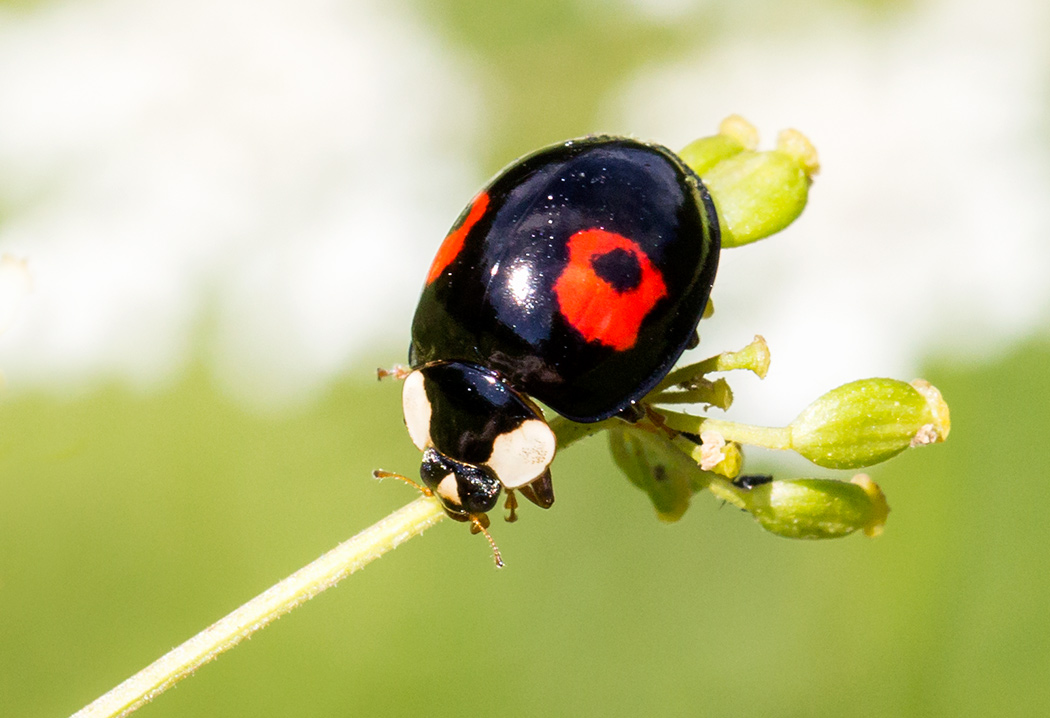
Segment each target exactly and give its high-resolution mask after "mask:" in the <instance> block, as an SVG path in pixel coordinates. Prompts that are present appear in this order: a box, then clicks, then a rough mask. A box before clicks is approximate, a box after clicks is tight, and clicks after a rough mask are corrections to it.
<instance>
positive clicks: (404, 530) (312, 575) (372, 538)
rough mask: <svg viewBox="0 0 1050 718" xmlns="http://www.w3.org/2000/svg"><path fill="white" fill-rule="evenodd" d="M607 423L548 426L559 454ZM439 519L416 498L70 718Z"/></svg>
mask: <svg viewBox="0 0 1050 718" xmlns="http://www.w3.org/2000/svg"><path fill="white" fill-rule="evenodd" d="M613 421H617V420H616V419H609V420H608V421H605V422H598V423H596V424H577V423H576V422H573V421H569V420H567V419H563V418H561V417H556V418H554V419H552V420H551V422H550V425H551V429H553V430H554V433H555V434H556V435H557V437H558V449H559V450H561V449H565V448H566V447H567V446H569V445H570V444H573V443H575V442H577V441H579V440H580V439H583V438H586V437H588V436H591V435H593V434H597V433H598V432H599V431H601V430H602V429H604V428H605V427H606V426H607V425H608V423H610V422H613ZM445 515H446V514H445V511H444V509H442V508H441V503H440V502H439V501H438V500H437V499H435V498H433V497H429V496H421V497H420V498H418V499H416V500H415V501H413V502H412V503H410V504H408V505H407V506H404V507H402V508H401V509H398V510H397V511H395V512H394V513H392V514H390V515H389V516H387V517H386V518H385V519H382V520H381V521H379V522H378V523H376V524H374V525H372V526H371V527H369V528H367V529H365V530H364V531H362V532H361V533H359V534H357V535H356V536H354V537H353V538H351V539H349V540H347V541H345V542H343V543H341V544H339V545H338V546H336V547H335V548H334V549H332V550H331V551H329V552H328V553H326V554H325V555H324V556H322V557H321V558H319V559H317V560H316V561H314V562H313V563H311V564H309V565H307V566H304V567H303V568H301V569H299V570H298V571H296V572H295V573H293V574H292V575H291V576H289V577H288V578H286V579H284V580H283V581H281V582H280V583H278V584H276V585H274V586H272V587H271V588H269V589H268V590H266V591H265V592H264V593H261V594H259V595H258V596H256V597H255V598H253V599H252V600H251V601H248V603H246V604H244V605H243V606H241V607H240V608H238V609H237V610H236V611H234V612H233V613H231V614H229V615H228V616H226V617H225V618H222V619H220V620H219V621H217V622H216V623H213V624H212V625H211V626H208V627H207V628H205V629H204V630H203V631H201V632H200V633H198V634H197V635H196V636H194V637H193V638H191V639H190V640H188V641H186V642H185V643H183V644H182V645H181V646H178V647H177V648H174V649H172V650H171V651H169V652H168V653H167V654H165V655H164V656H161V657H160V658H159V659H157V660H156V661H154V662H153V663H152V664H150V665H149V666H147V667H146V668H144V669H142V670H141V671H139V672H138V673H136V674H135V675H133V676H132V677H131V678H129V679H127V680H126V681H124V682H123V683H121V684H120V685H119V686H117V687H116V688H114V689H113V690H111V691H109V692H108V693H106V694H105V695H103V696H102V697H100V698H98V699H97V700H95V701H94V702H93V703H91V704H89V705H87V706H85V707H84V708H82V709H80V710H79V711H77V712H76V713H74V714H73V717H72V718H117V717H119V716H126V715H129V714H130V713H132V712H133V711H134V710H135V709H136V708H138V707H140V706H142V705H144V704H145V703H148V702H149V701H151V700H153V698H155V697H156V696H159V695H160V694H161V693H163V692H164V691H166V690H167V689H168V688H171V687H172V686H173V685H175V684H176V683H178V682H179V681H180V680H182V679H183V678H185V677H186V676H187V675H189V674H190V673H192V672H193V671H195V670H197V669H198V668H200V667H201V666H202V665H204V664H205V663H207V662H208V661H210V660H212V659H213V658H215V657H216V656H218V655H219V654H220V653H222V652H224V651H227V650H229V649H230V648H233V647H234V646H236V645H237V644H238V643H240V642H241V641H242V640H244V639H245V638H248V636H250V635H251V634H253V633H255V632H256V631H258V630H259V629H260V628H263V627H264V626H266V625H268V624H269V623H271V622H273V621H274V620H276V619H278V618H280V617H281V616H283V615H284V614H286V613H288V612H289V611H291V610H292V609H293V608H295V607H296V606H298V605H300V604H302V603H305V602H306V601H309V600H310V599H311V598H313V597H314V596H316V595H317V594H319V593H321V592H322V591H324V590H325V589H329V588H331V587H332V586H334V585H336V584H337V583H339V582H340V581H341V580H343V579H344V578H346V577H347V576H349V575H350V574H352V573H353V572H354V571H357V570H358V569H360V568H364V567H365V566H367V565H368V564H369V563H371V562H372V561H374V560H375V559H377V558H379V557H380V556H382V555H383V554H385V553H386V552H387V551H390V550H391V549H394V548H397V546H399V545H400V544H402V543H403V542H405V541H407V540H408V539H410V538H412V537H413V536H418V535H419V534H421V533H423V531H425V530H426V529H428V528H430V527H431V526H433V525H434V524H436V523H438V522H439V521H441V520H442V519H443V518H445Z"/></svg>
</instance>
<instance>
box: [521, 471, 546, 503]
mask: <svg viewBox="0 0 1050 718" xmlns="http://www.w3.org/2000/svg"><path fill="white" fill-rule="evenodd" d="M518 491H520V492H521V495H522V496H524V497H525V498H527V499H528V500H529V501H531V502H532V503H534V504H536V505H537V506H539V507H540V508H541V509H549V508H550V507H551V506H552V505H553V504H554V486H553V484H551V472H550V469H548V470H547V471H544V472H543V474H541V475H540V477H539V478H538V479H533V480H532V482H531V483H528V484H525V485H524V486H519V487H518Z"/></svg>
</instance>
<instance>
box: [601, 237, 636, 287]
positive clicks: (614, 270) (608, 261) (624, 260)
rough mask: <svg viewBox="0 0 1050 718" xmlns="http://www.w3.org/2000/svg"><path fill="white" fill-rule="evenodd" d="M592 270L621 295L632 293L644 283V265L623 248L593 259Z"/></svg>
mask: <svg viewBox="0 0 1050 718" xmlns="http://www.w3.org/2000/svg"><path fill="white" fill-rule="evenodd" d="M591 268H592V269H593V270H594V273H595V274H596V275H598V277H600V278H601V279H603V280H605V282H606V283H608V284H609V286H611V287H612V288H613V289H615V290H616V291H617V292H620V293H621V294H622V293H623V292H629V291H631V290H632V289H634V288H635V287H637V286H638V285H639V284H641V282H642V265H641V263H640V262H639V261H638V257H637V256H636V255H635V253H634V252H629V251H627V250H626V249H624V248H622V247H617V248H616V249H613V250H611V251H609V252H606V253H605V254H599V255H595V256H594V257H591Z"/></svg>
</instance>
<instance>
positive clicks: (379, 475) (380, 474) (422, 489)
mask: <svg viewBox="0 0 1050 718" xmlns="http://www.w3.org/2000/svg"><path fill="white" fill-rule="evenodd" d="M372 478H374V479H377V480H379V481H382V480H383V479H397V480H398V481H404V482H405V483H406V484H408V485H409V486H411V487H413V488H414V489H416V490H417V491H419V493H421V494H423V495H424V496H433V495H434V492H433V491H431V490H430V489H428V488H427V487H426V486H423V485H422V484H419V483H417V482H415V481H413V480H412V479H410V478H408V477H407V476H402V475H401V474H395V473H394V472H393V471H383V470H382V469H376V470H375V471H373V472H372Z"/></svg>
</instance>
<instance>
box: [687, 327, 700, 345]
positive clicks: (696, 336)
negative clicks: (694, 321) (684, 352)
mask: <svg viewBox="0 0 1050 718" xmlns="http://www.w3.org/2000/svg"><path fill="white" fill-rule="evenodd" d="M698 346H700V332H698V331H694V332H693V336H691V337H689V343H688V344H686V345H685V348H686V349H696V348H697V347H698Z"/></svg>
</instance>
